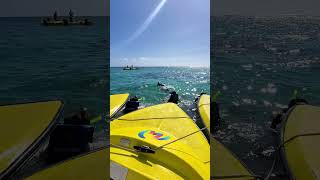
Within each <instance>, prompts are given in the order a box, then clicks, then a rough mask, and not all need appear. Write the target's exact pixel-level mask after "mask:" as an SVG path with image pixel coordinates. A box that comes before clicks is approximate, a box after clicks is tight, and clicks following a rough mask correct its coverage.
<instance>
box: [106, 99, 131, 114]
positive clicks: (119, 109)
mask: <svg viewBox="0 0 320 180" xmlns="http://www.w3.org/2000/svg"><path fill="white" fill-rule="evenodd" d="M123 94H127V95H128V97H127V98H126V100H125V101H124V103H123V104H122V105H121V106H120V107H119V108H118V110H116V111H114V112H113V113H112V114H111V115H109V118H110V120H111V119H112V118H113V117H114V116H115V115H116V114H117V113H119V112H120V111H121V109H122V108H123V107H124V106H125V105H126V103H127V102H128V100H129V97H130V94H129V93H123ZM112 95H120V94H111V95H110V96H109V101H110V97H111V96H112ZM109 114H110V113H109Z"/></svg>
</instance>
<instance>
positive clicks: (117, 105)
mask: <svg viewBox="0 0 320 180" xmlns="http://www.w3.org/2000/svg"><path fill="white" fill-rule="evenodd" d="M128 98H129V94H114V95H111V96H110V118H112V117H113V116H114V115H115V114H116V113H117V112H118V111H120V110H121V108H122V107H123V106H124V105H125V104H126V102H127V101H128Z"/></svg>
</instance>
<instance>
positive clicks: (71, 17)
mask: <svg viewBox="0 0 320 180" xmlns="http://www.w3.org/2000/svg"><path fill="white" fill-rule="evenodd" d="M73 15H74V13H73V11H72V10H71V9H70V11H69V21H70V22H73Z"/></svg>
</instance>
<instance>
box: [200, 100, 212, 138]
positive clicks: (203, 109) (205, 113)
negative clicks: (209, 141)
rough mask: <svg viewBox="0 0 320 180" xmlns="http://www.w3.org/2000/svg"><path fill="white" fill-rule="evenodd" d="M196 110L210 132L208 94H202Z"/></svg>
mask: <svg viewBox="0 0 320 180" xmlns="http://www.w3.org/2000/svg"><path fill="white" fill-rule="evenodd" d="M198 112H199V115H200V117H201V120H202V121H203V123H204V125H205V126H206V127H207V128H208V130H209V132H210V95H207V94H203V95H201V96H200V98H199V101H198Z"/></svg>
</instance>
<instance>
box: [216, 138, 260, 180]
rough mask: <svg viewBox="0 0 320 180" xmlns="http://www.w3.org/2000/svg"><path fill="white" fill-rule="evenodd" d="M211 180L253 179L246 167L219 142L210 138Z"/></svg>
mask: <svg viewBox="0 0 320 180" xmlns="http://www.w3.org/2000/svg"><path fill="white" fill-rule="evenodd" d="M210 145H211V146H210V147H211V161H212V162H213V163H212V166H211V179H228V180H250V179H255V178H253V177H252V175H251V174H250V172H249V171H248V170H247V169H246V167H245V166H244V165H243V164H242V163H241V161H239V160H238V159H237V158H236V157H235V156H234V155H233V154H232V153H231V152H230V151H229V150H228V149H227V148H225V147H224V146H223V145H222V144H221V143H220V142H219V141H218V140H216V139H215V138H213V137H210Z"/></svg>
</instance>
